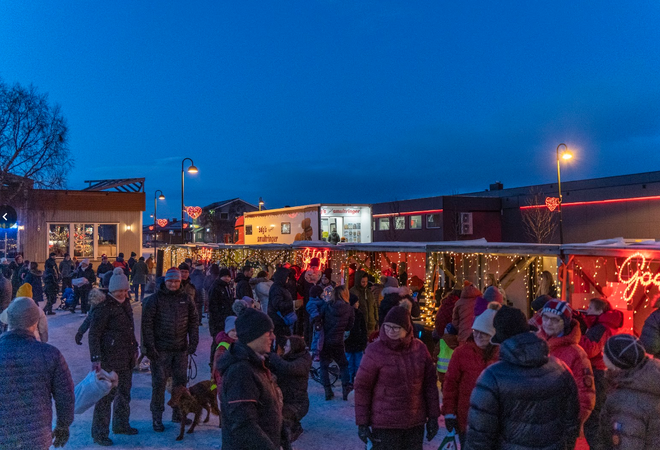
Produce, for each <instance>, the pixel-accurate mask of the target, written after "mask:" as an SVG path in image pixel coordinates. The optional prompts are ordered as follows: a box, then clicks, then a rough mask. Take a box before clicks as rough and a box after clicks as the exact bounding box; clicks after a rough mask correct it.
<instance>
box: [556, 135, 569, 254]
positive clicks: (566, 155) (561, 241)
mask: <svg viewBox="0 0 660 450" xmlns="http://www.w3.org/2000/svg"><path fill="white" fill-rule="evenodd" d="M562 145H563V146H564V151H563V152H562V153H561V155H560V154H559V148H560V147H561V146H562ZM560 156H561V159H563V160H564V161H568V160H569V159H571V158H572V157H573V154H572V153H571V152H570V151H569V150H568V146H567V145H566V144H564V143H561V144H559V145H558V146H557V186H558V189H559V205H558V208H559V244H560V245H563V244H564V223H563V220H562V212H561V211H562V207H561V205H562V200H563V199H562V196H561V164H560V161H561V159H560Z"/></svg>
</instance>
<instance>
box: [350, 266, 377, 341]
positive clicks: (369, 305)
mask: <svg viewBox="0 0 660 450" xmlns="http://www.w3.org/2000/svg"><path fill="white" fill-rule="evenodd" d="M351 294H355V295H356V296H357V298H358V299H359V304H360V311H361V312H362V315H363V316H364V319H365V321H366V322H367V332H368V333H369V334H371V333H372V332H374V331H376V330H377V329H378V303H377V302H376V299H375V298H374V294H373V292H371V289H369V276H368V275H367V273H366V272H363V271H361V270H359V271H358V272H357V273H356V274H355V286H353V287H352V288H351Z"/></svg>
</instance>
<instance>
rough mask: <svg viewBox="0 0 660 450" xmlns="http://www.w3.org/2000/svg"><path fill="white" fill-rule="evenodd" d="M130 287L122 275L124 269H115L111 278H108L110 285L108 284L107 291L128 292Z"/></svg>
mask: <svg viewBox="0 0 660 450" xmlns="http://www.w3.org/2000/svg"><path fill="white" fill-rule="evenodd" d="M129 289H130V286H129V284H128V278H127V277H126V275H124V269H122V268H121V267H115V269H114V270H113V271H112V276H111V277H110V283H109V284H108V291H109V292H115V291H128V290H129Z"/></svg>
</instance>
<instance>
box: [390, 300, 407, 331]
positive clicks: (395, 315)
mask: <svg viewBox="0 0 660 450" xmlns="http://www.w3.org/2000/svg"><path fill="white" fill-rule="evenodd" d="M386 322H389V323H393V324H395V325H399V326H400V327H403V328H404V329H406V330H408V331H410V330H411V329H412V323H411V322H410V311H408V310H407V309H406V308H404V307H403V306H395V307H394V308H392V309H390V312H388V313H387V315H386V316H385V320H384V321H383V323H386Z"/></svg>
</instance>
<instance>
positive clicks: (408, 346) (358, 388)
mask: <svg viewBox="0 0 660 450" xmlns="http://www.w3.org/2000/svg"><path fill="white" fill-rule="evenodd" d="M438 417H440V401H439V396H438V388H437V386H436V375H435V365H434V364H433V361H432V360H431V355H430V354H429V351H428V350H427V349H426V346H425V345H424V344H423V343H422V341H420V340H419V339H415V338H414V337H413V333H412V330H410V331H409V333H408V334H407V335H406V337H405V338H403V339H398V340H392V339H390V338H389V337H387V335H386V334H385V331H384V329H383V328H381V329H380V338H379V339H378V340H377V341H375V342H374V343H373V344H371V345H369V346H368V347H367V350H366V351H365V353H364V357H363V358H362V362H361V364H360V368H359V369H358V372H357V376H356V377H355V422H356V424H357V425H358V426H360V425H368V426H372V427H374V428H389V429H407V428H412V427H416V426H419V425H422V424H425V423H426V422H427V420H428V419H429V418H431V419H437V418H438Z"/></svg>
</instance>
